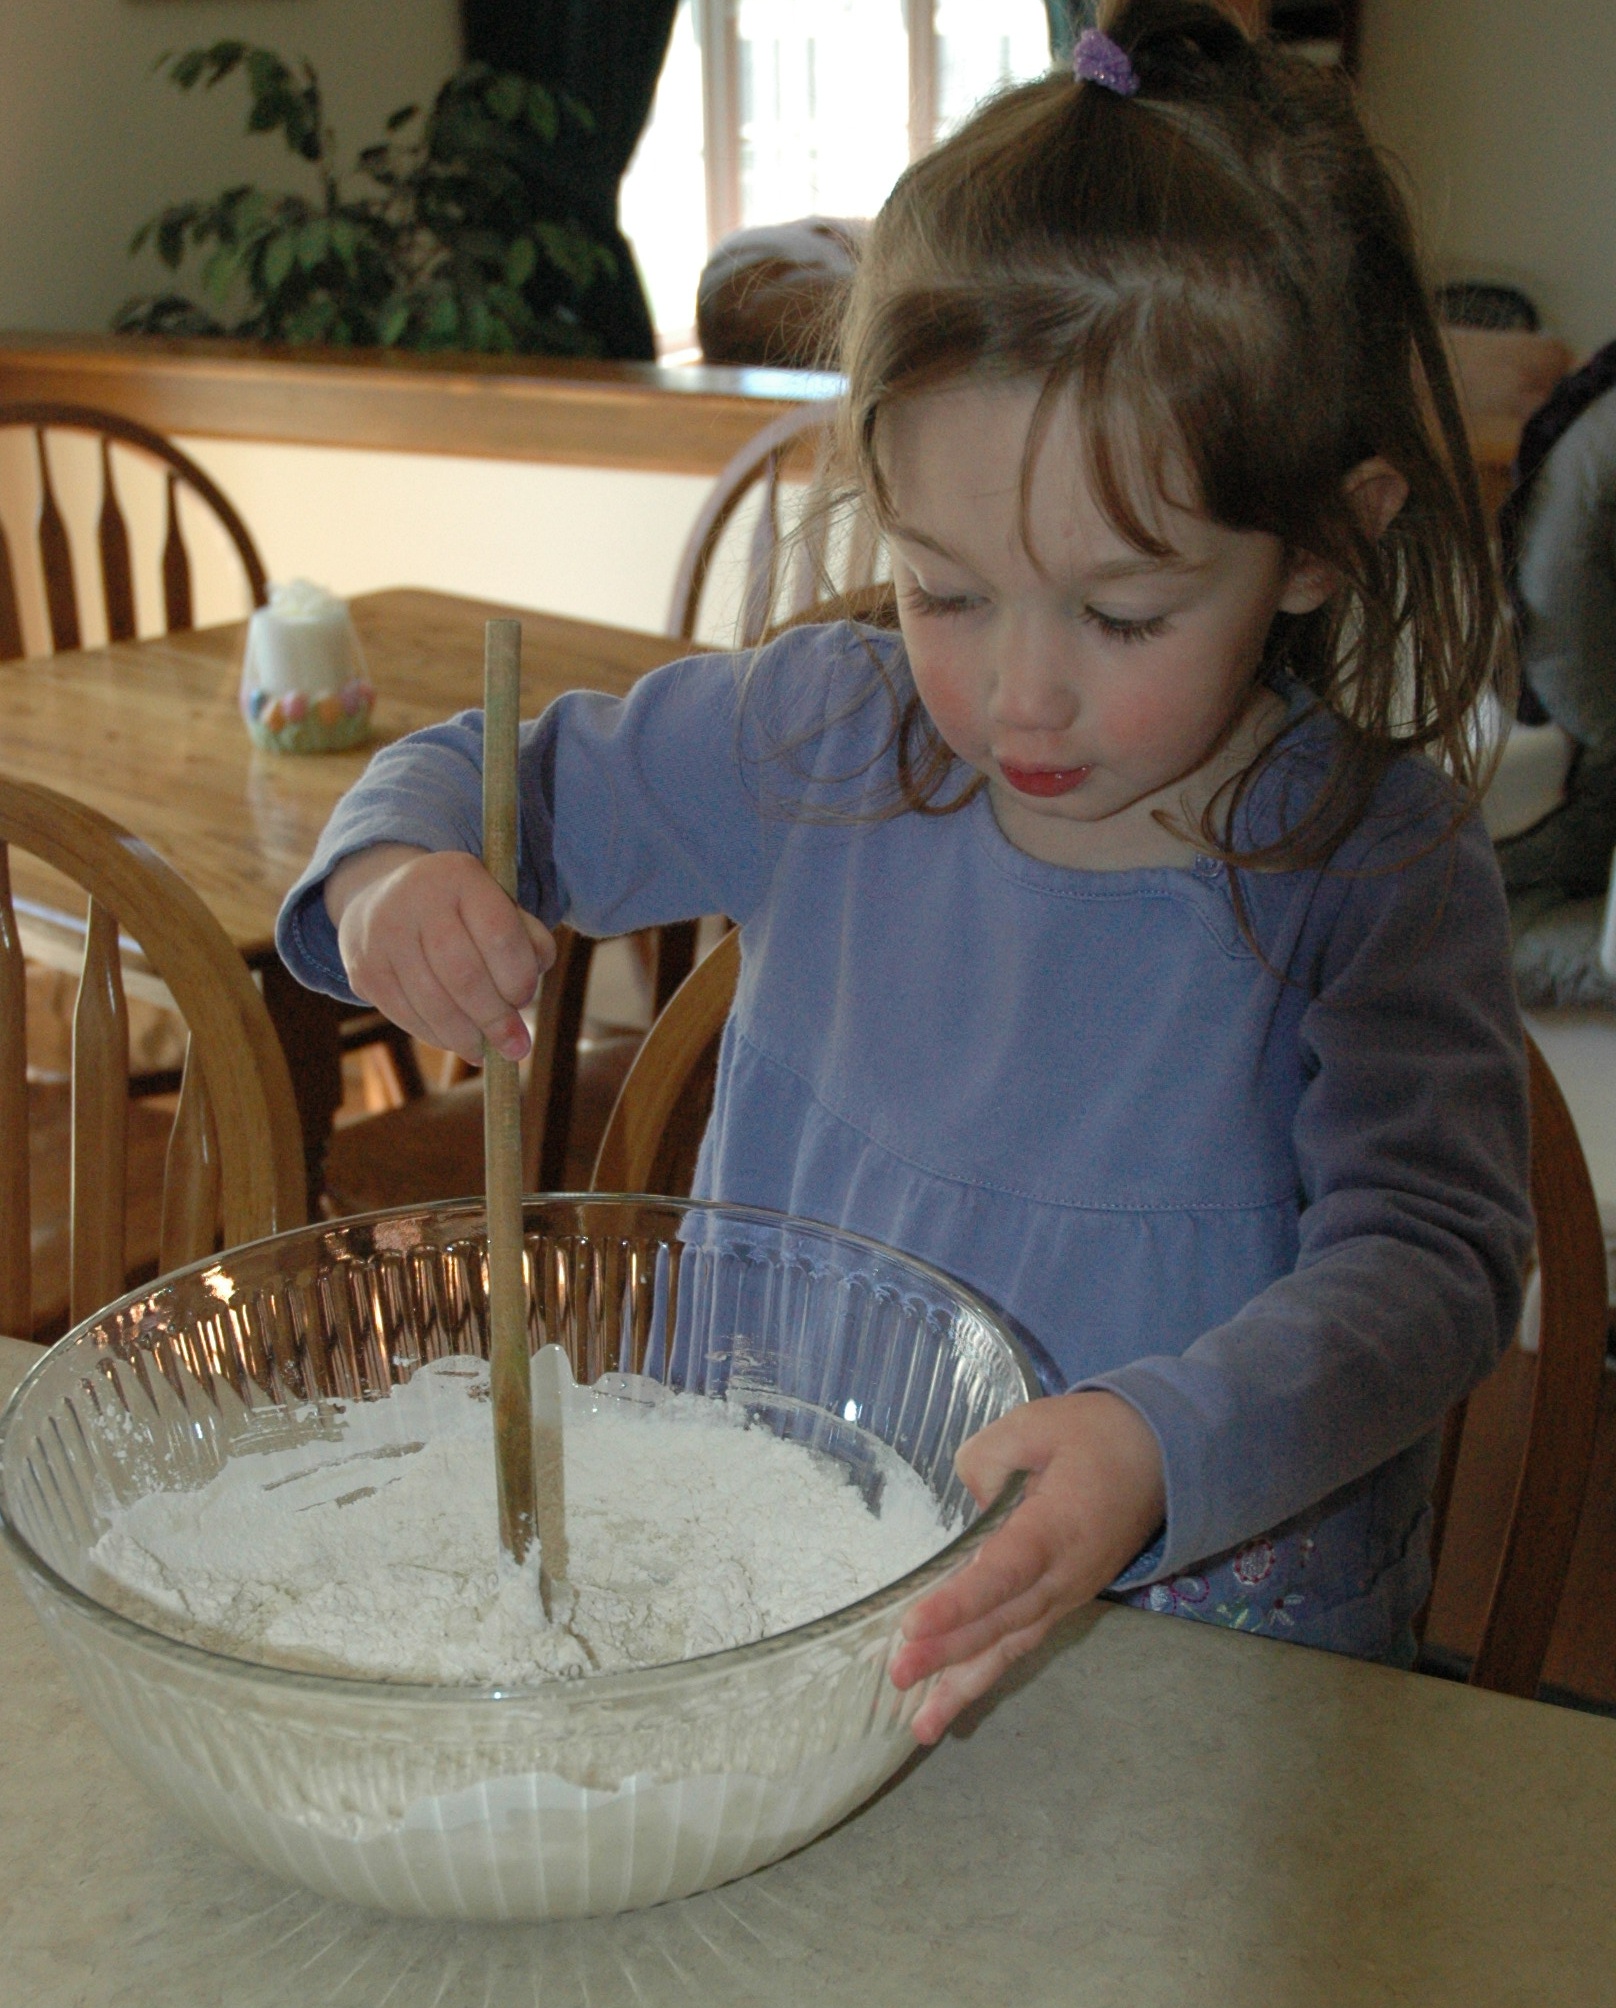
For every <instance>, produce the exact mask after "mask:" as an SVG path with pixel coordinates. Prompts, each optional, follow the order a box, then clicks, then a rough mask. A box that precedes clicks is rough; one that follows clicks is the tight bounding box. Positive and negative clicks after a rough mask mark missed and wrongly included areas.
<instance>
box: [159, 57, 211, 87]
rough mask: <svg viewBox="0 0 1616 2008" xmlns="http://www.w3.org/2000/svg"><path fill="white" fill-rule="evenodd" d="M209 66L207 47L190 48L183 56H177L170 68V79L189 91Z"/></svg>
mask: <svg viewBox="0 0 1616 2008" xmlns="http://www.w3.org/2000/svg"><path fill="white" fill-rule="evenodd" d="M207 66H208V52H207V50H206V49H189V50H187V51H186V53H185V54H184V55H183V56H176V57H175V59H174V64H173V67H172V68H171V69H170V71H169V73H168V75H169V81H170V82H171V83H173V84H175V85H177V86H178V87H179V89H180V90H182V91H188V90H189V89H190V88H191V86H192V85H193V84H194V83H195V82H196V80H197V78H198V77H200V76H201V74H202V72H203V71H204V70H205V69H206V68H207Z"/></svg>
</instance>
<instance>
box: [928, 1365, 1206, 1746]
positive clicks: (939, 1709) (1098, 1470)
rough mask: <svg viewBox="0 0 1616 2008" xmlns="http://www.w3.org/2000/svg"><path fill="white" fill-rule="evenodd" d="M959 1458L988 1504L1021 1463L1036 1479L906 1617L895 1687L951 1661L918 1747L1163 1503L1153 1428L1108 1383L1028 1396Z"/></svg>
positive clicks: (1071, 1602) (1094, 1581)
mask: <svg viewBox="0 0 1616 2008" xmlns="http://www.w3.org/2000/svg"><path fill="white" fill-rule="evenodd" d="M955 1462H956V1464H957V1466H958V1469H959V1474H960V1476H961V1478H963V1479H964V1480H965V1483H966V1484H967V1485H968V1486H969V1487H970V1488H971V1491H972V1493H973V1494H974V1495H975V1497H976V1499H977V1502H978V1503H979V1504H980V1505H982V1506H986V1505H987V1504H988V1503H989V1502H990V1501H991V1500H993V1499H995V1498H997V1497H998V1495H999V1492H1000V1490H1001V1489H1002V1488H1003V1486H1004V1483H1005V1481H1006V1479H1008V1478H1009V1476H1010V1474H1011V1473H1012V1472H1013V1471H1025V1472H1027V1473H1028V1474H1029V1477H1028V1480H1027V1488H1026V1491H1025V1493H1024V1494H1023V1496H1022V1500H1021V1503H1020V1505H1019V1506H1017V1508H1016V1510H1015V1511H1014V1512H1013V1513H1012V1514H1011V1515H1010V1518H1009V1519H1008V1520H1007V1521H1006V1522H1005V1524H1004V1525H1003V1526H1002V1527H1001V1528H1000V1529H999V1531H998V1533H996V1534H995V1535H994V1536H993V1538H992V1539H991V1540H990V1541H987V1542H986V1543H984V1545H983V1546H982V1547H981V1548H979V1549H978V1550H977V1553H976V1554H975V1556H974V1557H973V1558H972V1560H971V1561H970V1562H968V1563H967V1564H966V1566H965V1567H964V1568H963V1569H961V1570H960V1571H959V1573H958V1574H957V1575H954V1576H950V1577H949V1579H948V1581H947V1582H945V1583H944V1584H943V1585H942V1586H941V1587H940V1588H939V1589H936V1590H934V1591H933V1592H932V1594H931V1595H930V1596H929V1597H927V1598H926V1600H925V1601H924V1603H921V1604H917V1605H916V1606H915V1608H914V1610H913V1611H911V1612H910V1614H909V1617H908V1619H907V1620H906V1622H905V1624H904V1628H903V1631H904V1644H903V1646H902V1647H901V1648H900V1650H899V1653H898V1656H897V1658H896V1659H895V1660H894V1661H893V1664H892V1679H893V1682H894V1684H895V1685H896V1686H898V1687H913V1686H914V1684H915V1682H916V1681H919V1680H924V1679H925V1678H926V1676H927V1674H929V1673H935V1672H936V1671H937V1669H938V1668H939V1667H943V1668H946V1669H947V1670H946V1671H945V1672H944V1674H943V1677H942V1678H941V1680H939V1681H938V1683H937V1685H936V1687H935V1689H934V1690H933V1691H932V1693H931V1694H930V1695H928V1697H927V1699H926V1703H925V1706H924V1707H923V1708H922V1709H921V1711H920V1713H919V1714H918V1715H917V1716H916V1717H915V1722H914V1732H915V1735H916V1737H917V1738H918V1740H919V1741H920V1742H922V1743H935V1742H936V1741H937V1739H938V1737H939V1736H941V1735H942V1733H943V1731H944V1730H945V1729H946V1728H947V1727H948V1725H949V1723H950V1722H952V1721H953V1719H954V1717H955V1716H956V1715H958V1713H959V1712H960V1710H961V1709H962V1708H963V1707H964V1706H965V1705H966V1703H967V1702H971V1701H974V1700H975V1699H976V1698H977V1696H978V1695H979V1694H985V1693H986V1692H987V1691H988V1689H989V1688H990V1687H991V1686H992V1685H993V1683H994V1682H995V1681H996V1680H997V1679H998V1678H999V1676H1000V1675H1001V1674H1002V1673H1003V1672H1004V1671H1005V1670H1006V1668H1008V1667H1009V1666H1010V1665H1011V1664H1012V1663H1013V1662H1014V1661H1016V1660H1018V1659H1020V1658H1021V1656H1022V1654H1023V1653H1027V1652H1030V1651H1031V1650H1032V1648H1033V1647H1034V1646H1035V1645H1037V1643H1038V1641H1039V1640H1040V1639H1041V1638H1042V1637H1043V1636H1044V1634H1045V1632H1047V1631H1048V1630H1049V1628H1050V1626H1051V1625H1053V1624H1054V1623H1055V1621H1056V1619H1057V1618H1062V1617H1065V1615H1066V1614H1067V1612H1068V1611H1074V1610H1076V1609H1077V1608H1078V1606H1079V1605H1080V1604H1086V1603H1087V1602H1088V1601H1089V1599H1090V1598H1091V1597H1093V1596H1095V1595H1097V1594H1098V1592H1099V1591H1101V1590H1103V1589H1104V1588H1105V1586H1106V1585H1107V1583H1110V1582H1114V1581H1115V1579H1116V1577H1117V1576H1118V1575H1119V1574H1120V1573H1121V1571H1122V1570H1123V1569H1125V1568H1126V1567H1127V1565H1128V1564H1129V1563H1130V1562H1131V1561H1132V1560H1133V1558H1134V1556H1135V1555H1137V1554H1138V1553H1139V1551H1140V1549H1141V1548H1143V1547H1144V1546H1145V1544H1146V1543H1147V1542H1148V1541H1149V1540H1150V1539H1151V1537H1152V1535H1154V1533H1155V1532H1156V1530H1157V1528H1158V1527H1160V1525H1161V1523H1162V1520H1163V1518H1164V1517H1165V1514H1166V1510H1167V1504H1166V1486H1165V1482H1164V1480H1163V1476H1162V1464H1161V1452H1160V1451H1159V1450H1158V1448H1157V1445H1156V1437H1155V1433H1154V1432H1153V1431H1152V1429H1151V1427H1150V1425H1149V1423H1147V1422H1146V1421H1145V1419H1144V1417H1143V1416H1141V1415H1140V1414H1139V1412H1138V1410H1137V1409H1135V1408H1133V1407H1132V1406H1131V1405H1130V1404H1129V1403H1128V1402H1125V1401H1124V1400H1123V1399H1122V1397H1121V1396H1120V1395H1114V1394H1108V1393H1106V1392H1105V1391H1104V1390H1103V1389H1094V1390H1092V1391H1090V1392H1088V1393H1084V1394H1062V1395H1053V1396H1051V1397H1050V1398H1049V1399H1047V1400H1044V1401H1033V1402H1029V1403H1028V1404H1027V1405H1026V1407H1025V1408H1018V1409H1015V1410H1014V1411H1013V1412H1012V1413H1011V1414H1009V1415H1007V1416H1004V1417H1002V1418H1001V1419H1000V1420H999V1421H998V1422H995V1423H990V1424H989V1425H988V1427H987V1428H986V1429H984V1430H981V1431H979V1432H978V1433H977V1434H976V1435H975V1436H973V1437H972V1438H971V1439H970V1440H969V1441H968V1442H967V1443H964V1444H962V1445H961V1446H960V1452H959V1456H958V1457H957V1459H956V1460H955Z"/></svg>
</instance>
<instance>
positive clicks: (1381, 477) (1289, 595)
mask: <svg viewBox="0 0 1616 2008" xmlns="http://www.w3.org/2000/svg"><path fill="white" fill-rule="evenodd" d="M1341 491H1342V493H1343V494H1344V495H1345V496H1346V498H1347V506H1348V508H1349V509H1351V511H1352V513H1353V514H1354V515H1355V516H1356V517H1357V519H1358V527H1359V529H1360V530H1362V531H1363V532H1364V534H1365V535H1366V536H1367V537H1369V538H1370V539H1371V540H1372V541H1373V542H1375V543H1379V541H1380V539H1381V538H1382V537H1383V536H1384V535H1385V533H1386V529H1387V526H1388V525H1389V524H1390V523H1391V520H1392V518H1393V517H1394V516H1395V515H1396V514H1397V512H1398V510H1399V509H1401V508H1402V506H1403V504H1404V503H1405V502H1406V501H1407V500H1408V483H1407V481H1406V480H1404V478H1403V476H1402V475H1401V474H1399V473H1398V471H1397V469H1396V468H1395V467H1393V465H1392V464H1391V462H1390V461H1389V460H1383V459H1382V458H1381V456H1380V455H1379V454H1378V453H1377V454H1376V455H1375V456H1374V457H1373V459H1370V460H1360V461H1359V462H1358V465H1357V466H1356V467H1355V468H1353V470H1352V472H1351V473H1350V474H1349V475H1348V476H1347V478H1346V480H1345V481H1343V482H1342V484H1341ZM1340 583H1341V574H1340V573H1339V572H1338V571H1337V570H1336V568H1335V567H1334V565H1329V564H1326V563H1325V561H1324V560H1323V559H1322V558H1315V557H1313V556H1312V555H1311V554H1310V553H1309V552H1307V551H1297V552H1294V553H1293V554H1292V556H1291V559H1290V562H1289V566H1288V569H1287V571H1286V577H1285V590H1284V593H1283V595H1282V596H1281V598H1280V602H1279V606H1280V611H1281V612H1282V613H1287V614H1310V613H1313V612H1315V611H1316V609H1318V608H1319V607H1322V606H1323V605H1324V602H1325V601H1326V600H1327V599H1328V598H1329V597H1330V595H1331V594H1332V593H1333V592H1334V591H1335V589H1336V587H1337V586H1338V585H1340Z"/></svg>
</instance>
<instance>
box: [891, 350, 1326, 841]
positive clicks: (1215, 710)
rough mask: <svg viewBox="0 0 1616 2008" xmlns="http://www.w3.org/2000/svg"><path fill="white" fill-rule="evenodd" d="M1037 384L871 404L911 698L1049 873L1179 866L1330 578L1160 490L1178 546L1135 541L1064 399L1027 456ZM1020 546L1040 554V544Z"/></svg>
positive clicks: (1159, 518) (1250, 743)
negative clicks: (888, 500) (1289, 622)
mask: <svg viewBox="0 0 1616 2008" xmlns="http://www.w3.org/2000/svg"><path fill="white" fill-rule="evenodd" d="M1039 390H1040V386H1039V385H1038V384H1037V383H1036V382H1027V383H1014V384H1008V385H998V384H991V385H984V384H979V383H975V382H972V381H970V380H966V381H965V382H963V383H960V384H953V385H949V386H946V387H945V388H943V389H941V390H937V391H932V392H927V393H925V394H923V395H919V396H915V397H911V398H906V399H903V400H901V401H899V402H898V403H896V404H895V405H893V406H890V407H889V408H888V409H887V410H886V411H885V412H884V413H883V414H882V417H881V422H880V435H879V441H878V444H879V448H880V454H881V463H882V467H883V470H884V472H885V474H886V478H887V482H888V487H889V490H890V493H891V496H892V500H893V504H894V508H895V514H896V524H895V527H894V529H893V531H892V538H891V541H892V546H893V573H894V578H895V583H896V586H897V594H898V614H899V620H900V624H901V626H902V628H903V635H904V640H905V642H906V644H907V646H908V654H909V662H910V666H911V669H912V671H913V673H914V679H915V687H916V689H917V690H918V692H919V694H920V699H921V702H922V703H923V704H924V705H925V707H926V709H927V711H928V712H929V713H930V715H931V718H932V721H933V723H934V724H935V725H936V727H937V730H938V731H939V732H940V733H941V734H942V736H943V738H944V739H945V740H946V741H947V743H948V745H949V746H950V747H951V748H952V750H953V751H954V752H955V753H956V754H957V755H958V756H959V758H960V759H962V760H964V761H966V762H967V763H968V764H969V765H971V766H972V767H974V768H975V769H976V770H977V772H978V773H980V774H983V775H985V776H986V778H987V784H988V792H989V795H990V797H991V800H992V803H993V808H994V813H995V815H996V816H997V818H998V822H999V826H1000V828H1001V829H1002V830H1003V831H1004V834H1005V835H1006V836H1007V837H1008V838H1009V839H1010V841H1011V842H1012V843H1013V844H1016V845H1017V846H1018V847H1019V848H1020V849H1022V850H1024V851H1027V852H1029V853H1030V854H1031V855H1032V856H1034V857H1039V858H1044V859H1047V860H1048V861H1049V862H1051V863H1054V864H1065V865H1081V866H1088V867H1092V868H1098V869H1112V870H1115V869H1120V868H1122V867H1125V866H1132V865H1138V864H1167V863H1182V862H1183V861H1185V859H1186V858H1187V857H1188V856H1189V855H1191V851H1190V847H1189V846H1188V845H1187V844H1186V843H1185V842H1184V840H1183V839H1182V838H1179V837H1176V836H1174V835H1173V834H1172V833H1171V832H1170V831H1169V830H1166V829H1164V828H1163V827H1162V825H1161V823H1160V822H1159V821H1158V820H1157V819H1156V814H1155V812H1157V811H1167V812H1168V813H1169V814H1170V815H1171V816H1172V817H1173V818H1174V819H1175V820H1186V821H1187V823H1188V825H1189V826H1190V827H1193V826H1194V824H1195V822H1196V821H1197V820H1198V818H1199V815H1200V812H1201V811H1202V810H1203V809H1204V807H1205V806H1206V803H1207V802H1208V801H1209V800H1210V799H1211V796H1212V794H1213V793H1214V791H1215V790H1216V789H1217V788H1218V787H1219V786H1220V785H1221V784H1222V783H1223V782H1224V781H1225V780H1226V779H1228V778H1229V777H1230V776H1231V775H1233V774H1235V773H1237V772H1239V771H1240V769H1241V768H1243V767H1244V766H1245V765H1246V764H1247V763H1248V762H1249V760H1250V759H1251V757H1252V756H1253V754H1254V752H1255V751H1256V749H1257V746H1258V745H1259V744H1260V742H1261V740H1262V738H1263V737H1264V736H1266V734H1267V732H1268V731H1270V730H1272V728H1273V725H1274V724H1275V723H1276V722H1277V720H1278V718H1279V716H1280V715H1281V707H1280V704H1279V700H1278V699H1277V698H1276V697H1274V695H1273V694H1272V693H1271V692H1270V691H1268V690H1267V689H1266V688H1265V687H1264V686H1261V685H1259V684H1257V683H1256V681H1255V677H1256V671H1257V667H1258V664H1259V661H1260V660H1261V656H1262V649H1263V642H1264V639H1265V638H1266V636H1267V633H1268V629H1269V625H1270V623H1271V622H1272V620H1273V618H1274V615H1275V614H1276V613H1277V612H1279V611H1281V610H1282V609H1283V610H1284V611H1286V612H1291V613H1302V612H1308V611H1310V610H1311V609H1312V608H1314V607H1316V606H1318V605H1320V604H1321V603H1322V602H1323V600H1324V599H1325V598H1326V597H1327V595H1328V593H1329V591H1330V588H1331V585H1332V583H1333V581H1332V580H1331V578H1330V575H1329V574H1328V573H1327V572H1326V571H1325V569H1324V568H1323V567H1322V566H1320V565H1318V564H1317V563H1316V562H1314V561H1312V560H1309V559H1300V560H1294V561H1293V560H1291V559H1289V558H1288V557H1287V554H1286V551H1285V548H1284V546H1283V545H1282V544H1281V542H1280V540H1279V539H1278V538H1277V537H1272V536H1268V535H1266V534H1265V533H1262V532H1259V531H1245V530H1229V529H1225V528H1224V527H1223V526H1222V525H1221V524H1217V523H1213V522H1211V521H1209V520H1208V519H1207V518H1206V517H1205V516H1202V515H1200V514H1198V513H1196V512H1194V511H1192V510H1188V509H1181V508H1175V507H1174V506H1172V505H1171V504H1169V503H1167V502H1165V501H1164V502H1162V503H1161V504H1160V505H1159V507H1158V509H1157V510H1156V512H1155V520H1154V523H1153V527H1154V528H1155V530H1156V532H1157V534H1158V535H1159V536H1160V537H1161V539H1162V541H1164V542H1166V543H1168V544H1170V545H1171V546H1172V555H1171V556H1170V557H1168V558H1166V559H1158V558H1151V557H1147V556H1145V555H1144V554H1143V553H1141V552H1139V551H1137V550H1135V549H1134V547H1133V546H1132V545H1131V544H1129V543H1128V542H1127V541H1126V540H1125V539H1124V538H1123V537H1122V536H1121V534H1120V533H1119V532H1118V531H1116V530H1115V529H1113V528H1112V526H1111V524H1110V523H1109V522H1108V521H1107V519H1106V517H1105V514H1104V512H1103V510H1102V509H1101V508H1100V507H1099V505H1098V503H1097V502H1096V501H1095V500H1094V498H1093V497H1092V496H1091V494H1090V493H1089V486H1088V481H1087V477H1086V474H1085V472H1084V456H1083V452H1082V449H1081V443H1080V439H1079V435H1078V429H1077V425H1076V423H1075V420H1074V418H1073V416H1072V414H1071V412H1070V410H1069V408H1067V407H1064V406H1063V407H1062V408H1061V409H1060V410H1059V411H1058V412H1057V414H1056V415H1055V417H1054V419H1053V421H1052V423H1051V424H1050V426H1049V428H1048V430H1047V432H1046V434H1045V438H1044V441H1043V445H1042V447H1041V449H1040V451H1039V454H1038V457H1037V461H1036V463H1035V467H1034V473H1033V481H1032V489H1031V494H1030V497H1029V506H1028V508H1027V511H1026V516H1025V529H1026V534H1027V541H1026V542H1024V541H1023V520H1024V519H1023V516H1022V508H1021V481H1022V463H1023V456H1024V453H1025V449H1026V441H1027V431H1028V427H1029V425H1030V423H1031V420H1032V416H1033V411H1034V408H1035V406H1036V404H1037V401H1038V394H1039ZM1029 542H1030V545H1031V549H1029V548H1028V543H1029Z"/></svg>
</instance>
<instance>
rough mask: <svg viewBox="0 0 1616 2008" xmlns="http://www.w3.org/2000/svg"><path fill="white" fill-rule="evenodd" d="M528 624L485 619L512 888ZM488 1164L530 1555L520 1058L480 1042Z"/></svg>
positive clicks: (493, 1247) (491, 1293)
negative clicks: (525, 629)
mask: <svg viewBox="0 0 1616 2008" xmlns="http://www.w3.org/2000/svg"><path fill="white" fill-rule="evenodd" d="M521 687H522V624H521V622H520V621H513V620H498V621H490V622H489V623H488V627H487V631H486V635H485V642H484V655H483V863H484V865H485V866H486V867H487V868H488V871H489V873H490V874H491V876H492V877H493V878H494V879H495V881H496V882H497V883H498V884H499V885H500V886H501V887H502V888H503V890H504V891H505V892H506V893H508V894H509V896H510V897H511V898H512V899H514V898H515V897H516V724H517V717H518V715H519V711H520V700H521ZM483 1165H484V1171H485V1175H486V1178H487V1184H488V1365H489V1379H490V1381H491V1383H492V1391H493V1398H494V1481H495V1484H496V1486H497V1487H498V1491H499V1539H500V1545H501V1547H503V1548H504V1550H505V1551H506V1553H507V1554H509V1555H510V1556H511V1557H512V1558H513V1559H514V1560H515V1561H517V1562H522V1561H525V1560H526V1558H527V1552H528V1549H529V1548H530V1547H531V1546H532V1545H533V1536H534V1533H535V1531H536V1524H535V1516H534V1497H533V1411H532V1399H531V1395H530V1393H529V1383H528V1349H527V1283H526V1279H525V1277H524V1275H523V1272H522V1103H521V1090H520V1085H519V1081H518V1076H517V1070H516V1062H515V1061H514V1060H507V1059H506V1058H505V1056H504V1054H503V1053H497V1052H495V1050H494V1049H493V1047H492V1046H490V1045H488V1044H487V1042H486V1041H485V1042H484V1046H483Z"/></svg>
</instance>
